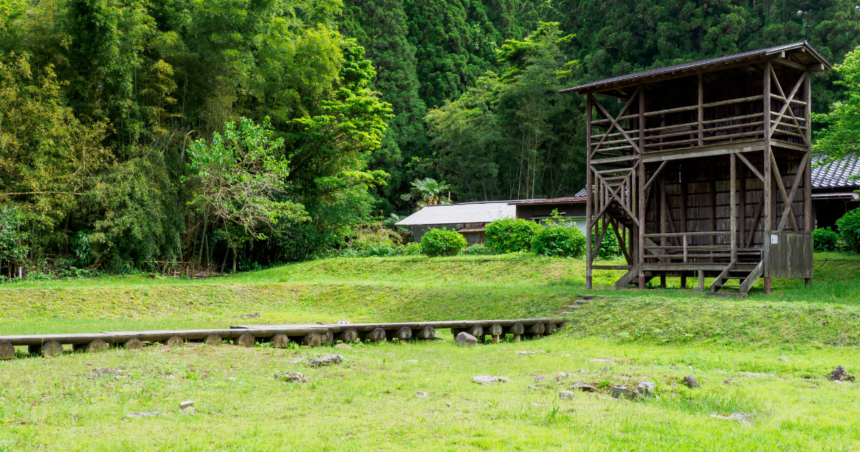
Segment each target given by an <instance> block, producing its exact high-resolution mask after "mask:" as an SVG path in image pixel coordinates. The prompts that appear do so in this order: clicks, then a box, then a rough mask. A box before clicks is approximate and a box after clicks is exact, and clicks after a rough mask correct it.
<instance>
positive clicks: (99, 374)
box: [90, 368, 125, 378]
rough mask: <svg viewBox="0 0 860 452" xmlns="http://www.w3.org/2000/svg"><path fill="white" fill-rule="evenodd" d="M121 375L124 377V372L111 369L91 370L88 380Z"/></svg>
mask: <svg viewBox="0 0 860 452" xmlns="http://www.w3.org/2000/svg"><path fill="white" fill-rule="evenodd" d="M123 375H125V372H123V371H121V370H119V369H111V368H105V369H93V371H92V372H90V378H104V377H120V376H123Z"/></svg>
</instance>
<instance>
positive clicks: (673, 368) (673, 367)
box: [669, 366, 678, 370]
mask: <svg viewBox="0 0 860 452" xmlns="http://www.w3.org/2000/svg"><path fill="white" fill-rule="evenodd" d="M669 369H672V370H678V366H669Z"/></svg>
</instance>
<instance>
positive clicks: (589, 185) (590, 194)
mask: <svg viewBox="0 0 860 452" xmlns="http://www.w3.org/2000/svg"><path fill="white" fill-rule="evenodd" d="M593 98H594V96H592V95H591V94H589V95H588V96H586V98H585V143H586V149H588V152H587V153H586V154H585V158H586V162H585V168H586V176H585V231H586V232H585V288H586V289H591V209H592V204H593V203H594V180H593V178H592V176H591V171H592V169H591V157H592V155H591V132H592V131H591V128H592V126H591V119H592V118H591V110H592V107H591V103H592V99H593Z"/></svg>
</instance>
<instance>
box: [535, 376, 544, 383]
mask: <svg viewBox="0 0 860 452" xmlns="http://www.w3.org/2000/svg"><path fill="white" fill-rule="evenodd" d="M544 380H546V377H544V376H543V375H535V383H540V382H542V381H544Z"/></svg>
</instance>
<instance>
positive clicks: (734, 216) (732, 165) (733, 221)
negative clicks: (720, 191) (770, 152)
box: [729, 154, 738, 261]
mask: <svg viewBox="0 0 860 452" xmlns="http://www.w3.org/2000/svg"><path fill="white" fill-rule="evenodd" d="M736 173H737V158H736V157H735V154H732V155H731V156H730V162H729V227H730V228H731V231H730V232H731V236H730V237H731V243H732V253H731V254H732V261H736V260H737V259H738V237H737V234H738V213H737V211H738V207H737V195H735V190H736V187H735V186H736V185H737V181H736V180H735V179H736V176H737V174H736Z"/></svg>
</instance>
